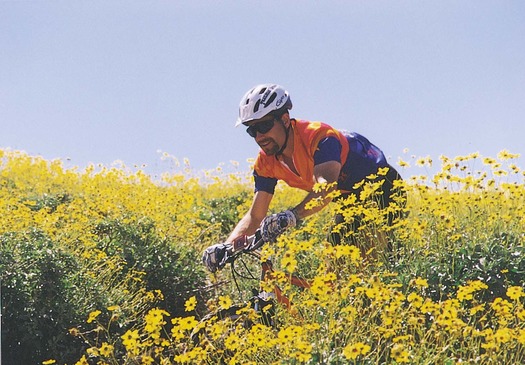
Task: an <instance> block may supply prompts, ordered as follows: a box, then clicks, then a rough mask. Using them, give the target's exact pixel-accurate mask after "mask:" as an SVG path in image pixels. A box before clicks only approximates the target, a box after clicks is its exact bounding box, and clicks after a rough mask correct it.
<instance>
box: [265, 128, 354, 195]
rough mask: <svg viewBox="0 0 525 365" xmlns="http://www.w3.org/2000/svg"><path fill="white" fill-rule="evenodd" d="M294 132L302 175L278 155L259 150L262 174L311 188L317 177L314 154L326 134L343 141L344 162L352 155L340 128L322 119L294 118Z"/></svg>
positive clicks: (295, 155)
mask: <svg viewBox="0 0 525 365" xmlns="http://www.w3.org/2000/svg"><path fill="white" fill-rule="evenodd" d="M290 133H293V136H294V151H293V162H294V165H295V168H296V169H297V172H298V173H299V175H296V174H295V173H294V172H292V170H290V168H289V167H288V166H286V164H285V163H283V162H282V161H280V160H278V159H277V158H276V157H275V156H268V155H266V154H265V153H264V151H262V150H261V151H260V152H259V156H258V157H257V160H256V161H255V172H256V174H257V175H259V176H263V177H268V178H275V179H277V180H283V181H284V182H286V183H287V184H288V185H290V186H292V187H295V188H299V189H302V190H306V191H311V190H312V188H313V186H314V184H315V181H314V154H315V152H316V151H317V150H318V145H319V142H320V141H321V140H322V139H324V138H326V137H335V138H337V140H338V141H339V142H340V143H341V147H342V148H341V154H340V156H339V157H340V159H341V160H340V162H341V164H344V163H345V161H346V157H347V155H348V150H349V147H348V141H347V140H346V138H345V136H344V135H343V134H342V133H341V132H339V131H338V130H336V129H334V128H332V127H331V126H329V125H328V124H325V123H321V122H308V121H304V120H295V119H292V128H291V132H290Z"/></svg>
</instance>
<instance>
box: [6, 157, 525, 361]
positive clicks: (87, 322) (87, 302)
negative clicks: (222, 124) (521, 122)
mask: <svg viewBox="0 0 525 365" xmlns="http://www.w3.org/2000/svg"><path fill="white" fill-rule="evenodd" d="M517 157H518V155H516V154H512V153H510V152H508V151H502V152H501V153H499V154H498V156H496V157H494V158H492V157H482V156H480V155H479V154H477V153H473V154H471V155H468V156H458V157H446V156H441V157H440V158H439V166H438V167H437V168H436V162H435V161H432V159H431V158H430V157H421V158H414V162H413V163H412V164H413V165H415V166H419V167H420V168H421V169H422V170H424V171H429V170H430V169H431V168H432V169H435V170H436V172H434V173H432V174H430V175H428V174H421V175H414V176H405V181H404V184H403V186H400V188H402V189H404V190H405V191H406V192H407V200H406V202H405V201H401V200H398V201H397V200H396V201H395V202H394V204H392V205H391V206H390V207H389V208H388V209H389V210H391V212H393V213H399V214H396V216H397V219H396V220H395V222H394V224H393V225H391V226H387V225H386V221H385V217H384V212H381V211H380V210H378V209H377V206H376V205H374V204H373V199H371V200H369V203H366V204H356V203H355V201H352V199H350V198H349V199H345V201H341V202H335V203H332V204H331V205H330V206H329V207H328V208H327V209H325V210H323V211H322V212H320V213H319V214H316V215H314V216H312V217H310V218H308V219H306V220H305V221H304V222H303V223H302V224H301V225H300V226H298V227H297V229H294V230H293V231H289V232H287V233H286V234H284V235H283V236H281V237H280V238H279V239H278V241H277V242H276V243H275V244H273V245H266V246H264V247H263V248H262V251H261V259H262V260H266V259H268V258H271V259H272V262H273V265H274V272H273V275H272V276H271V278H269V279H268V280H266V281H264V282H262V283H260V282H259V280H258V274H259V273H258V268H259V264H260V262H258V261H256V260H255V261H254V260H252V261H248V260H247V261H246V265H245V266H244V267H243V268H241V270H244V271H250V272H254V273H255V274H254V275H255V279H254V280H248V279H242V278H240V277H239V276H238V275H236V274H235V273H234V272H233V271H232V270H230V269H229V267H226V268H224V269H223V270H222V271H219V272H218V273H215V274H211V273H207V272H205V271H204V269H203V267H202V264H201V262H200V254H201V252H202V251H203V250H204V249H205V248H206V247H207V246H209V245H212V244H214V243H218V242H221V240H223V239H225V237H226V236H227V234H228V232H229V230H230V229H231V228H232V227H233V225H234V224H235V223H236V221H237V220H238V219H240V218H241V217H242V216H243V214H244V213H245V212H246V211H247V209H248V207H249V205H250V203H251V191H252V189H253V188H252V183H251V180H250V176H249V172H243V171H238V172H235V173H229V174H227V173H224V172H222V171H220V170H213V171H206V172H201V173H195V172H189V171H181V172H172V173H165V174H164V175H162V177H161V178H159V179H158V180H154V179H153V178H152V177H151V176H149V175H147V174H145V173H144V172H142V171H140V170H139V171H132V170H129V169H127V168H126V167H125V166H120V167H113V168H108V167H104V166H90V167H88V168H87V169H85V170H82V171H80V170H78V169H65V168H64V167H63V165H62V163H61V162H60V161H59V160H56V161H47V160H44V159H42V158H40V157H34V156H29V155H27V154H25V153H23V152H20V151H11V150H0V184H1V185H0V213H1V214H0V244H1V245H2V246H1V247H0V249H1V256H0V268H1V269H2V270H1V272H0V274H1V277H0V279H1V281H2V335H3V336H2V340H3V348H2V350H3V356H11V355H10V354H12V353H15V352H16V354H17V355H16V356H18V358H20V356H21V355H20V354H21V353H22V352H21V351H23V352H24V353H26V354H27V355H26V357H25V359H26V360H28V361H31V362H32V363H34V362H35V361H38V362H39V363H46V364H54V363H56V364H63V363H68V364H195V363H197V364H203V363H204V364H206V363H209V364H216V363H227V364H303V363H304V364H320V363H322V364H346V363H349V364H401V363H409V364H460V363H469V364H470V363H472V364H473V363H476V364H478V363H479V364H519V363H524V362H525V292H524V289H523V288H524V280H523V278H524V277H525V276H524V275H525V248H524V243H525V185H524V181H525V173H524V171H523V170H521V168H520V167H518V166H517V165H516V163H515V160H516V159H517ZM398 165H399V166H401V172H402V171H403V170H402V168H403V167H407V166H409V165H410V163H409V162H406V161H404V160H402V159H399V161H398ZM381 173H382V172H378V174H381ZM375 178H376V176H371V177H369V179H368V180H367V181H365V182H363V186H364V188H363V194H365V195H367V196H374V194H376V192H377V189H378V186H377V184H376V183H375ZM302 197H303V194H302V193H301V192H298V191H296V190H293V189H290V188H288V187H286V186H281V185H279V186H278V191H277V193H276V195H275V199H274V200H273V202H272V206H271V210H273V211H279V210H281V209H284V208H287V207H290V206H293V205H295V204H297V202H298V201H300V200H301V199H302ZM342 204H344V205H345V210H344V212H345V214H346V215H347V216H346V217H345V218H346V219H347V220H352V219H354V218H353V217H355V216H359V217H361V218H362V219H363V220H365V221H366V222H367V223H368V225H367V226H368V228H366V229H363V230H362V231H360V232H358V233H357V234H356V237H354V238H355V239H356V241H354V242H358V243H359V242H361V241H360V240H363V241H364V240H370V239H372V240H373V239H374V237H376V235H377V234H379V233H378V232H386V233H387V234H388V235H389V236H390V237H392V240H391V244H392V250H391V251H389V254H388V255H386V254H385V255H383V254H376V253H375V252H374V248H371V247H367V249H366V252H365V254H364V255H363V247H365V246H366V245H365V244H364V242H363V245H362V246H359V247H357V246H355V245H339V246H333V245H331V244H330V243H328V241H327V235H328V234H329V233H330V231H331V230H337V229H338V227H337V226H334V225H333V224H332V216H333V215H334V213H338V212H341V211H342V210H341V209H342ZM290 275H299V276H301V277H303V278H306V279H307V280H308V281H309V282H310V283H311V286H310V288H309V289H298V288H296V287H294V286H293V285H291V284H290V280H289V279H290ZM235 284H237V285H235ZM260 285H261V286H262V287H263V288H264V289H267V290H268V291H270V290H271V289H272V288H273V287H274V285H278V286H279V287H280V289H281V290H282V292H283V293H284V294H285V295H287V296H288V298H290V300H291V303H292V304H291V307H290V308H285V307H284V306H279V305H277V306H275V307H272V311H273V312H272V314H271V315H272V318H273V319H272V323H267V322H265V321H264V320H263V319H264V318H265V316H264V315H263V313H264V311H265V310H262V311H255V310H254V309H253V308H251V307H250V306H249V305H248V306H245V305H244V304H245V303H246V302H247V300H248V299H249V298H250V297H251V295H252V294H251V288H258V287H259V286H260ZM232 306H235V308H236V313H235V316H234V317H235V318H233V317H228V318H226V319H224V320H220V319H219V318H217V316H213V315H210V316H206V314H207V313H212V314H213V313H219V312H220V311H221V310H222V311H225V310H229V309H231V308H232ZM42 308H46V310H45V311H44V312H42V311H41V309H42ZM57 311H58V312H59V313H57ZM66 314H67V315H66ZM247 324H249V325H247ZM53 331H55V332H53ZM8 335H9V336H10V338H9V339H6V337H7V336H8ZM53 336H54V337H53ZM24 346H25V347H24ZM14 356H15V355H13V359H14V358H15V357H14ZM19 361H21V360H19ZM13 363H16V362H13Z"/></svg>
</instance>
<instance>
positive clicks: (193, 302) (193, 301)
mask: <svg viewBox="0 0 525 365" xmlns="http://www.w3.org/2000/svg"><path fill="white" fill-rule="evenodd" d="M196 306H197V298H195V296H192V297H191V298H189V299H188V300H186V303H184V309H185V310H186V312H191V311H192V310H194V309H195V307H196Z"/></svg>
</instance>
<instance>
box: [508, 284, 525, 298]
mask: <svg viewBox="0 0 525 365" xmlns="http://www.w3.org/2000/svg"><path fill="white" fill-rule="evenodd" d="M507 296H508V297H509V298H510V299H512V300H518V299H520V298H521V297H523V296H525V293H524V292H523V288H522V287H521V286H511V287H510V288H508V289H507Z"/></svg>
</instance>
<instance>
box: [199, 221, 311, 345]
mask: <svg viewBox="0 0 525 365" xmlns="http://www.w3.org/2000/svg"><path fill="white" fill-rule="evenodd" d="M264 244H266V242H265V241H264V240H263V239H262V236H261V233H260V230H257V231H256V232H255V234H254V235H251V236H246V235H243V236H240V237H238V238H237V239H235V240H234V241H233V244H232V245H231V248H230V249H229V250H227V251H226V254H225V257H224V259H223V263H224V265H222V268H224V267H225V266H226V265H227V264H229V265H230V269H231V273H232V277H233V281H234V282H235V285H236V287H237V290H238V291H239V292H241V289H240V286H239V283H238V281H237V278H243V279H252V280H259V282H260V283H262V282H264V281H265V280H271V279H272V278H273V273H274V270H273V264H272V262H271V260H269V259H268V260H264V261H262V260H261V252H260V249H261V248H262V246H264ZM246 256H248V257H250V258H252V259H255V260H257V261H258V263H259V264H260V276H259V278H257V277H256V276H255V275H253V273H252V271H251V270H250V268H249V267H248V265H247V264H246V262H244V261H242V260H241V259H242V258H243V257H246ZM237 262H239V263H240V265H242V267H243V268H244V272H245V273H247V274H245V273H241V272H240V271H239V270H238V268H237V267H236V263H237ZM288 279H289V281H290V283H291V284H292V285H294V286H295V287H297V288H300V289H308V288H310V286H311V284H310V283H309V282H308V281H307V280H304V279H302V278H300V277H298V276H295V275H290V276H289V278H288ZM276 303H279V304H282V305H283V306H284V307H285V308H286V309H288V310H289V309H290V308H291V302H290V300H289V299H288V298H287V297H286V295H284V294H283V292H282V290H281V288H279V286H277V285H274V287H273V292H270V293H269V292H266V291H264V290H263V289H262V287H261V285H259V288H257V289H255V288H253V289H252V296H251V298H249V299H248V300H247V301H245V302H242V303H238V304H234V305H232V306H230V307H229V308H221V309H219V310H217V311H214V312H211V313H209V314H207V315H206V316H204V317H203V318H202V320H201V322H200V325H198V326H197V327H196V330H195V331H194V333H192V340H193V341H194V343H197V342H199V341H200V340H201V338H202V336H206V328H207V327H208V326H209V325H210V324H211V323H212V322H216V321H225V320H227V321H231V322H232V323H240V324H241V325H242V326H243V327H244V328H246V329H249V328H251V327H252V326H253V325H254V324H255V323H257V321H258V322H259V323H261V324H264V325H266V326H272V327H276V325H277V324H276V322H275V318H274V317H275V310H276ZM248 313H250V314H253V313H255V314H256V315H255V316H253V315H248ZM254 318H256V321H254Z"/></svg>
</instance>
